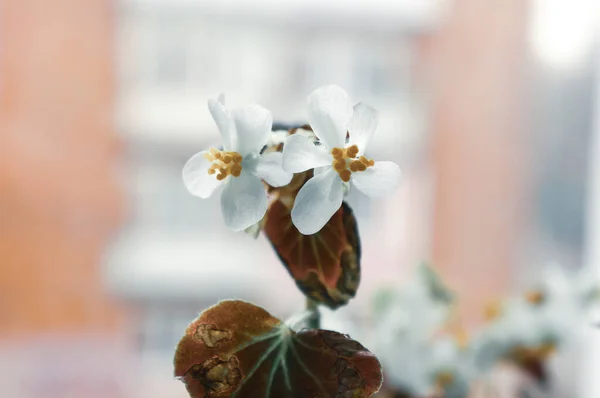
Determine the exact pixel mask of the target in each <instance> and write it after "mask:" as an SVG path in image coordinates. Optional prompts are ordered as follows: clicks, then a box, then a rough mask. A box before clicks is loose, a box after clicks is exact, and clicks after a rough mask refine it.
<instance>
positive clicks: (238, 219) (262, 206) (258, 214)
mask: <svg viewBox="0 0 600 398" xmlns="http://www.w3.org/2000/svg"><path fill="white" fill-rule="evenodd" d="M227 179H228V180H229V181H228V182H227V184H226V185H225V189H223V193H222V194H221V213H222V214H223V219H224V221H225V225H227V227H229V228H231V229H233V230H235V231H241V230H244V229H246V228H248V227H249V226H251V225H252V224H255V223H257V222H258V221H260V220H261V219H262V218H263V216H264V215H265V212H266V211H267V193H266V191H265V187H264V185H263V183H262V181H261V180H259V179H258V178H256V177H255V176H253V175H252V174H250V173H249V172H247V171H245V170H242V174H241V175H240V176H239V177H228V178H227Z"/></svg>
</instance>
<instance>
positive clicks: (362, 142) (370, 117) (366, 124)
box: [348, 102, 379, 155]
mask: <svg viewBox="0 0 600 398" xmlns="http://www.w3.org/2000/svg"><path fill="white" fill-rule="evenodd" d="M378 121H379V115H377V111H376V110H375V109H374V108H371V107H370V106H369V105H365V104H364V103H362V102H359V103H358V104H356V105H354V113H353V114H352V119H350V124H349V125H348V132H349V133H350V139H349V142H348V145H349V146H350V145H356V146H358V154H359V155H362V154H363V153H364V152H365V149H366V148H367V145H368V143H369V140H370V139H371V137H372V136H373V133H374V132H375V130H376V129H377V122H378Z"/></svg>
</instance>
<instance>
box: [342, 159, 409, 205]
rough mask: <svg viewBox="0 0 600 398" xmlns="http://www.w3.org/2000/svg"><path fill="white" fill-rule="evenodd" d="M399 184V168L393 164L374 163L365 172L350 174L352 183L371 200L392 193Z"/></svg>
mask: <svg viewBox="0 0 600 398" xmlns="http://www.w3.org/2000/svg"><path fill="white" fill-rule="evenodd" d="M399 182H400V166H398V165H397V164H396V163H394V162H375V165H373V166H372V167H368V168H367V169H366V170H365V171H359V172H356V173H352V183H353V184H354V186H356V188H358V189H359V190H360V191H361V192H362V193H364V194H365V195H367V196H370V197H372V198H377V197H380V196H383V195H387V194H389V193H392V192H393V191H394V190H395V189H396V187H397V186H398V183H399Z"/></svg>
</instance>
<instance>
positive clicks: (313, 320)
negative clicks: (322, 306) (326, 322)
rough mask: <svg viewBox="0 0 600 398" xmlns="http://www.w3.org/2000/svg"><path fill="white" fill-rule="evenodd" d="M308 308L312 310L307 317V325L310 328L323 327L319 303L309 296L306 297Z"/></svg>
mask: <svg viewBox="0 0 600 398" xmlns="http://www.w3.org/2000/svg"><path fill="white" fill-rule="evenodd" d="M306 309H307V310H308V311H310V312H312V314H311V316H310V317H309V318H308V319H307V321H306V325H307V326H308V328H309V329H319V328H320V327H321V313H320V312H319V304H317V302H316V301H314V300H311V299H309V298H307V299H306Z"/></svg>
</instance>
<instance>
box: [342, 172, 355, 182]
mask: <svg viewBox="0 0 600 398" xmlns="http://www.w3.org/2000/svg"><path fill="white" fill-rule="evenodd" d="M339 174H340V178H341V179H342V181H344V182H348V181H350V175H351V174H352V172H351V171H350V170H342V171H340V172H339Z"/></svg>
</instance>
